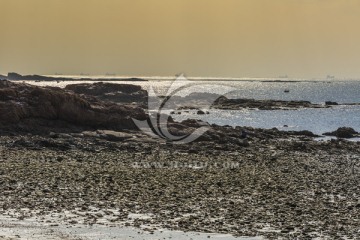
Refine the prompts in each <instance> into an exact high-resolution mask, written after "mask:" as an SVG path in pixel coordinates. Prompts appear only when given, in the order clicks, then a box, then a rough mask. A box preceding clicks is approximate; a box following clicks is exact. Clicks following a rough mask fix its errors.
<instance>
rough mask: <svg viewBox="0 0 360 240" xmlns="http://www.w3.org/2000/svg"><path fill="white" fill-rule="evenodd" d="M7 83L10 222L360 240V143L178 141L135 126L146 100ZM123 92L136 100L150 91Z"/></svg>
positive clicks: (3, 164)
mask: <svg viewBox="0 0 360 240" xmlns="http://www.w3.org/2000/svg"><path fill="white" fill-rule="evenodd" d="M0 84H1V85H0V113H1V115H0V123H1V124H0V129H1V131H0V155H1V157H0V191H1V192H2V194H1V195H0V214H2V215H8V216H11V217H16V218H18V219H20V220H21V219H27V218H31V217H34V216H36V217H39V218H40V219H41V217H43V216H48V215H54V216H56V214H59V213H63V212H70V213H71V215H67V216H64V217H63V219H62V220H64V221H66V222H68V223H69V224H70V225H76V224H78V223H81V224H86V225H104V226H108V227H111V226H116V225H124V226H134V227H137V228H139V229H143V230H145V231H148V232H150V233H151V232H154V231H155V230H156V229H172V230H182V231H196V232H206V233H210V232H212V233H229V234H232V235H234V236H263V237H265V238H267V239H289V238H300V239H310V238H316V237H317V238H348V239H357V238H359V237H360V229H359V221H360V219H359V217H358V216H360V201H359V197H360V196H359V193H360V187H359V186H360V185H359V180H360V164H359V159H360V148H359V146H360V142H350V141H346V140H343V139H333V140H331V141H315V140H314V137H316V135H314V134H312V133H311V132H308V131H303V132H285V131H279V130H277V129H255V128H243V127H236V128H233V127H229V126H216V125H212V126H211V128H210V130H209V131H207V132H206V133H205V134H204V135H203V136H201V137H199V138H198V139H197V140H196V141H194V142H191V143H189V144H179V145H177V144H172V143H171V142H168V141H165V140H161V139H157V138H152V137H149V136H147V135H145V134H143V133H142V132H141V131H138V129H137V128H136V126H134V125H133V124H131V122H130V120H131V118H132V117H136V118H138V119H144V120H146V119H147V118H148V116H147V111H146V109H144V108H143V107H141V105H139V104H137V103H121V104H119V103H116V102H111V101H109V99H106V98H107V97H106V94H103V93H94V94H93V95H89V94H87V93H80V92H79V93H74V92H75V90H74V89H78V90H76V91H80V90H79V87H74V86H73V87H69V88H73V89H69V88H68V89H65V90H63V89H58V88H39V87H34V86H30V85H26V84H14V83H12V82H8V81H4V82H0ZM92 87H93V85H92ZM100 87H102V88H104V85H102V86H100ZM125 87H126V88H128V93H127V94H130V95H131V94H134V95H138V96H139V94H141V93H142V92H141V89H135V88H134V89H131V90H130V88H131V87H128V86H122V89H124V88H125ZM120 92H122V93H124V92H126V90H122V91H118V92H117V94H120ZM96 94H97V95H99V96H100V97H99V96H98V97H96V96H94V95H96ZM121 97H123V96H121ZM101 98H102V99H101ZM202 124H203V123H201V122H199V121H195V120H187V121H184V122H182V123H176V122H174V121H172V119H171V118H170V117H169V124H168V128H169V131H170V132H171V133H172V134H174V135H183V134H186V133H191V132H192V131H194V130H195V129H196V128H198V127H200V126H202ZM244 132H246V133H247V136H243V133H244ZM144 216H145V217H144ZM43 221H44V224H59V223H58V222H57V221H56V220H53V219H52V220H51V219H50V220H49V219H46V218H44V219H43ZM0 239H1V237H0Z"/></svg>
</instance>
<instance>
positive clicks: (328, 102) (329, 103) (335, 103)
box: [325, 101, 339, 106]
mask: <svg viewBox="0 0 360 240" xmlns="http://www.w3.org/2000/svg"><path fill="white" fill-rule="evenodd" d="M325 105H329V106H331V105H339V104H338V103H337V102H331V101H326V102H325Z"/></svg>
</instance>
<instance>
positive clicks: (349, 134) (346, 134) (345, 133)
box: [324, 127, 359, 138]
mask: <svg viewBox="0 0 360 240" xmlns="http://www.w3.org/2000/svg"><path fill="white" fill-rule="evenodd" d="M324 135H325V136H335V137H338V138H353V137H359V133H358V132H357V131H355V130H354V129H353V128H351V127H341V128H338V129H337V130H336V131H334V132H327V133H324Z"/></svg>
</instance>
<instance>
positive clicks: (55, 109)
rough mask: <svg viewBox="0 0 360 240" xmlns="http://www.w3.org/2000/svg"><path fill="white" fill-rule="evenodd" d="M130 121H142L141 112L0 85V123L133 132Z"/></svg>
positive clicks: (60, 93)
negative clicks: (33, 121) (57, 122)
mask: <svg viewBox="0 0 360 240" xmlns="http://www.w3.org/2000/svg"><path fill="white" fill-rule="evenodd" d="M132 118H136V119H139V120H145V119H146V118H147V115H146V114H145V112H144V110H143V109H141V108H139V107H136V106H130V105H126V104H123V105H119V104H116V103H111V102H102V101H99V100H93V101H92V102H89V101H88V100H87V99H86V98H84V97H82V96H81V95H79V94H75V93H73V92H69V91H66V90H63V89H60V88H50V87H47V88H44V87H36V86H32V85H28V84H24V83H12V82H9V81H1V82H0V124H16V123H19V122H21V121H22V120H25V119H40V120H61V121H65V122H68V123H71V124H78V125H81V126H89V127H96V128H99V127H105V128H108V129H136V126H135V125H134V123H133V121H132Z"/></svg>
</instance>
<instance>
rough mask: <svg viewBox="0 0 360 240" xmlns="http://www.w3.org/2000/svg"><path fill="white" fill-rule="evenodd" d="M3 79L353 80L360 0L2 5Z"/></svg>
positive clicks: (84, 0)
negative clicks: (14, 74)
mask: <svg viewBox="0 0 360 240" xmlns="http://www.w3.org/2000/svg"><path fill="white" fill-rule="evenodd" d="M0 16H1V19H0V30H1V33H0V73H7V72H8V71H17V72H20V73H40V74H52V73H55V72H61V73H63V74H78V73H80V72H83V73H90V74H104V73H106V72H109V73H117V74H121V75H165V76H169V75H174V74H176V73H179V72H185V73H186V74H187V75H189V76H212V77H221V76H223V77H244V76H248V77H274V76H275V77H276V76H278V75H285V74H288V75H289V76H290V77H324V76H326V75H327V74H331V75H336V76H338V77H360V0H0Z"/></svg>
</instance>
